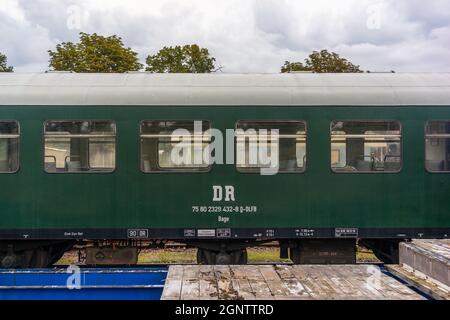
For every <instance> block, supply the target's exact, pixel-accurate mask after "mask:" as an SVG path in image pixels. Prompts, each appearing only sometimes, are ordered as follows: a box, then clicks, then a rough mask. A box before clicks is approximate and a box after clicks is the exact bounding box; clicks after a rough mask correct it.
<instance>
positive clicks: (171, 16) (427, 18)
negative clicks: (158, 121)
mask: <svg viewBox="0 0 450 320" xmlns="http://www.w3.org/2000/svg"><path fill="white" fill-rule="evenodd" d="M73 8H75V11H74V10H73ZM74 13H75V14H80V16H79V17H78V18H79V19H78V20H77V19H75V21H77V23H78V22H79V23H80V26H79V27H80V28H79V29H77V28H75V29H73V28H68V26H69V27H73V23H72V22H73V21H74V20H73V18H74V17H73V15H74ZM68 19H72V20H70V21H69V23H68ZM80 31H84V32H97V33H99V34H104V35H111V34H117V35H119V36H121V37H122V38H123V40H124V42H125V44H126V45H127V46H130V47H132V48H133V49H134V50H136V51H138V52H139V55H140V58H141V60H142V62H144V60H145V57H146V56H147V55H148V54H149V53H155V52H156V51H157V50H158V49H159V48H161V47H162V46H164V45H176V44H186V43H198V44H199V45H201V46H204V47H207V48H209V49H210V52H211V53H212V54H213V55H214V56H215V57H216V58H217V61H218V63H219V64H220V65H222V66H223V67H224V68H223V71H224V72H278V71H279V68H280V66H281V65H282V64H283V63H284V61H285V60H291V61H292V60H297V61H298V60H303V59H304V58H305V57H306V56H307V54H308V53H310V52H311V51H312V50H319V49H322V48H327V49H330V50H333V51H336V52H338V53H340V54H341V55H343V56H345V57H347V58H349V59H350V60H351V61H352V62H354V63H356V64H360V65H361V66H362V68H364V69H371V70H391V69H394V70H397V71H450V66H449V62H448V56H449V54H450V37H449V36H450V3H449V2H448V0H430V1H427V2H425V1H422V0H341V1H335V0H311V1H298V0H240V1H238V0H228V1H215V0H191V1H186V0H165V1H163V0H157V1H155V0H152V1H138V0H128V1H122V0H97V1H93V0H78V1H74V0H34V1H29V0H0V39H1V41H0V52H4V53H6V54H7V55H8V58H9V62H10V64H12V65H14V66H15V68H16V70H17V71H43V70H46V69H47V64H48V54H47V50H48V49H53V48H54V47H55V45H56V44H57V43H59V42H62V41H75V40H76V39H77V37H78V32H80Z"/></svg>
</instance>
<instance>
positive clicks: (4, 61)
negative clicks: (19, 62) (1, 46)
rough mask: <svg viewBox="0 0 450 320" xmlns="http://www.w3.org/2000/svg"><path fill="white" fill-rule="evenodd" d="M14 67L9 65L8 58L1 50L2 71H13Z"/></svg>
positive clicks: (0, 70)
mask: <svg viewBox="0 0 450 320" xmlns="http://www.w3.org/2000/svg"><path fill="white" fill-rule="evenodd" d="M13 71H14V68H13V67H11V66H9V67H8V58H7V57H6V56H5V55H4V54H2V53H1V52H0V72H13Z"/></svg>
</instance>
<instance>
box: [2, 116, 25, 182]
mask: <svg viewBox="0 0 450 320" xmlns="http://www.w3.org/2000/svg"><path fill="white" fill-rule="evenodd" d="M0 122H14V123H16V124H17V132H18V133H17V138H13V139H17V144H18V145H17V169H16V170H14V171H0V174H15V173H18V172H19V171H20V168H21V161H20V160H21V144H22V128H21V126H20V122H19V120H15V119H0Z"/></svg>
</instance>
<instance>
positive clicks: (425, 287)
mask: <svg viewBox="0 0 450 320" xmlns="http://www.w3.org/2000/svg"><path fill="white" fill-rule="evenodd" d="M387 269H388V270H389V272H391V273H393V274H394V275H396V276H397V277H399V278H401V279H402V280H404V281H405V282H406V283H408V284H409V285H412V286H414V287H416V288H418V289H419V290H421V291H422V292H424V293H426V294H427V295H429V296H430V297H432V298H433V299H436V300H450V292H449V291H447V290H445V288H442V287H440V286H438V285H437V284H436V283H435V282H432V281H429V280H427V279H424V278H420V277H417V276H416V275H415V274H414V273H413V272H411V271H410V270H407V269H405V268H403V267H401V266H398V265H388V266H387Z"/></svg>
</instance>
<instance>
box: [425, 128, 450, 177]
mask: <svg viewBox="0 0 450 320" xmlns="http://www.w3.org/2000/svg"><path fill="white" fill-rule="evenodd" d="M430 122H448V123H449V124H450V120H448V119H434V120H427V121H425V124H424V127H423V130H424V135H423V165H424V169H425V171H426V172H427V173H429V174H450V170H448V171H431V170H429V169H428V168H427V126H428V124H429V123H430ZM448 135H449V137H448V138H446V139H449V140H450V133H448Z"/></svg>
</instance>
